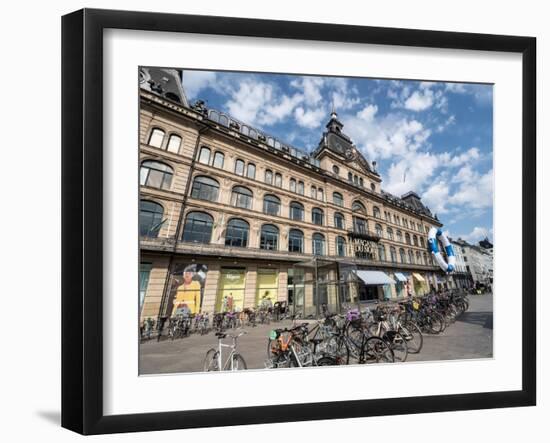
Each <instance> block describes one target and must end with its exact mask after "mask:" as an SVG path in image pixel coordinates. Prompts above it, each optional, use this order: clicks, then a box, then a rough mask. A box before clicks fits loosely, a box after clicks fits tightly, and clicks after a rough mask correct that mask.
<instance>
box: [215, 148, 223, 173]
mask: <svg viewBox="0 0 550 443" xmlns="http://www.w3.org/2000/svg"><path fill="white" fill-rule="evenodd" d="M224 160H225V155H224V154H223V152H220V151H218V152H216V153H215V154H214V167H215V168H219V169H222V168H223V162H224Z"/></svg>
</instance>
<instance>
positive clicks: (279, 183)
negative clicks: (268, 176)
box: [275, 172, 283, 188]
mask: <svg viewBox="0 0 550 443" xmlns="http://www.w3.org/2000/svg"><path fill="white" fill-rule="evenodd" d="M275 186H277V187H278V188H281V187H282V186H283V176H282V175H281V174H279V173H278V172H276V173H275Z"/></svg>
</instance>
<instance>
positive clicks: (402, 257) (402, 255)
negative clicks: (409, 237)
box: [399, 248, 407, 263]
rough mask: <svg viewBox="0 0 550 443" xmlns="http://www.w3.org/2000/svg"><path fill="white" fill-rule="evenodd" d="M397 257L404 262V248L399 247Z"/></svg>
mask: <svg viewBox="0 0 550 443" xmlns="http://www.w3.org/2000/svg"><path fill="white" fill-rule="evenodd" d="M399 258H400V260H401V263H406V261H407V260H406V257H405V250H404V249H403V248H400V249H399Z"/></svg>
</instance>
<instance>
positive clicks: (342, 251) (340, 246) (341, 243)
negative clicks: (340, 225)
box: [336, 236, 346, 257]
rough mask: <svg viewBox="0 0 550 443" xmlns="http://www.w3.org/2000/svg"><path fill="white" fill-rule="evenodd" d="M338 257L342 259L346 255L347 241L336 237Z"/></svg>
mask: <svg viewBox="0 0 550 443" xmlns="http://www.w3.org/2000/svg"><path fill="white" fill-rule="evenodd" d="M336 255H338V256H340V257H344V256H345V255H346V239H345V238H344V237H340V236H338V237H336Z"/></svg>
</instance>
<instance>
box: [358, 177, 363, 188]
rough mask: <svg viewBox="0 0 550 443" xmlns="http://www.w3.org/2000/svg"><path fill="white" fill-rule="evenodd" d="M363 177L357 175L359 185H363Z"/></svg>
mask: <svg viewBox="0 0 550 443" xmlns="http://www.w3.org/2000/svg"><path fill="white" fill-rule="evenodd" d="M363 184H364V182H363V177H359V186H361V187H363Z"/></svg>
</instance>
